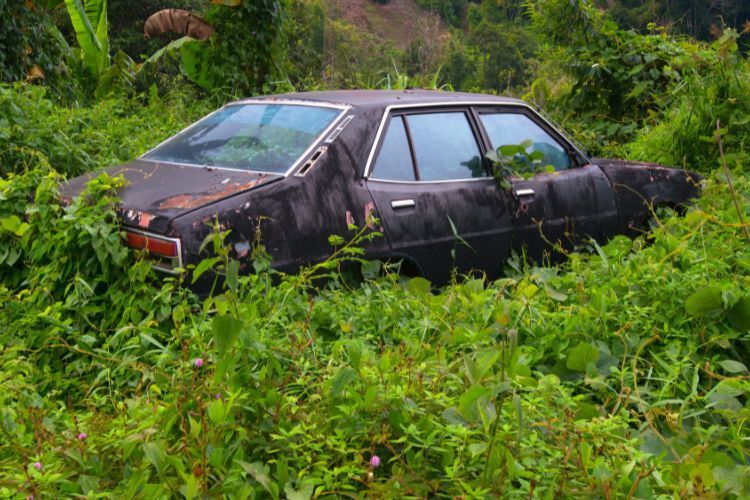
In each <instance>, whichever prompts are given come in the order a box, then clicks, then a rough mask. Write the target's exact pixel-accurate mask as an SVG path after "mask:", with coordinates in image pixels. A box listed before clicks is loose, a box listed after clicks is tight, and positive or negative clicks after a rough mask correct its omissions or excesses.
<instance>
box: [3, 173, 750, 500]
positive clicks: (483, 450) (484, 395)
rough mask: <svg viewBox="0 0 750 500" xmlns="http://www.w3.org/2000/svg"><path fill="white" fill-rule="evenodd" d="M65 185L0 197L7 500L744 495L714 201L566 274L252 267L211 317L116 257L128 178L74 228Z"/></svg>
mask: <svg viewBox="0 0 750 500" xmlns="http://www.w3.org/2000/svg"><path fill="white" fill-rule="evenodd" d="M58 181H59V176H58V175H57V174H56V173H54V172H53V171H51V170H50V169H48V168H45V167H40V168H38V169H34V170H31V171H30V172H28V173H26V174H23V175H20V176H17V177H11V178H10V179H8V180H6V181H5V182H4V183H3V184H2V186H0V200H3V201H0V203H2V204H3V205H2V213H3V217H0V219H2V227H3V230H2V232H0V249H2V251H3V252H7V251H8V249H10V251H11V252H16V253H17V254H18V255H19V256H20V257H19V259H18V260H17V261H16V262H22V265H17V264H13V265H10V266H9V265H8V263H7V261H6V262H4V263H2V264H0V270H1V271H2V272H1V273H0V276H2V286H0V304H2V305H1V306H0V339H1V340H2V344H3V346H4V348H3V351H2V354H1V355H0V377H1V379H2V386H3V388H4V390H3V391H2V393H1V394H0V398H1V399H2V401H1V402H0V413H1V414H2V418H1V419H0V422H1V423H0V426H1V427H0V428H1V429H2V446H1V447H0V477H2V479H0V494H2V495H3V496H13V495H17V496H27V495H34V496H35V497H41V496H61V495H66V496H67V495H82V494H92V493H106V494H114V495H116V496H127V497H134V496H145V497H151V496H163V495H178V494H182V495H184V496H186V497H188V498H193V497H195V496H199V495H201V494H209V495H220V494H232V495H239V496H271V497H279V496H283V495H286V496H288V497H290V498H307V497H310V496H359V495H363V494H369V495H375V496H418V497H422V496H432V495H439V496H456V495H465V496H486V495H492V496H495V495H504V496H523V497H527V496H529V495H530V494H531V495H532V496H542V497H552V496H560V495H562V496H582V495H596V496H598V495H602V496H610V497H626V496H637V497H643V498H645V497H652V496H656V495H663V496H670V497H671V496H674V495H696V496H703V495H711V494H722V495H736V496H740V497H741V496H746V495H747V494H748V492H750V485H749V484H748V479H747V478H748V477H750V475H748V472H749V471H748V466H747V462H746V461H747V455H748V438H749V436H748V433H747V428H746V426H745V420H746V418H747V417H748V410H747V399H746V398H747V391H750V385H749V384H748V372H747V368H746V364H745V363H746V360H747V359H748V340H750V337H749V335H750V332H749V330H750V318H749V317H748V316H749V315H750V279H749V278H748V271H750V245H748V242H747V241H745V240H743V236H742V234H741V231H740V227H739V225H738V218H737V212H736V210H735V208H734V206H733V204H732V201H731V198H730V196H729V193H728V191H727V186H726V184H724V183H723V182H722V181H721V180H720V179H713V178H712V179H710V180H709V181H708V184H707V187H706V190H705V195H704V196H703V198H702V199H701V201H700V202H699V204H698V205H697V206H696V207H695V208H694V209H692V210H690V211H689V212H688V213H687V215H686V216H685V217H684V218H680V217H674V216H672V214H662V215H663V217H662V218H661V219H660V225H659V226H658V227H656V228H655V229H654V231H653V237H652V238H650V237H645V236H644V237H639V238H637V239H636V240H634V241H632V240H629V239H626V238H616V239H615V240H613V241H612V242H611V243H609V244H608V245H606V246H604V247H603V248H599V249H595V251H594V253H593V254H574V255H572V256H571V259H570V260H569V262H568V263H567V264H566V265H565V266H563V267H561V268H528V269H522V270H520V271H512V270H511V271H509V273H510V274H509V276H508V277H507V278H505V279H501V280H498V281H496V282H494V283H488V284H486V283H483V282H482V281H478V280H469V281H467V282H465V283H463V284H455V285H452V286H449V287H446V288H445V289H443V290H441V291H440V292H439V293H438V294H436V295H435V294H432V293H430V291H429V287H428V286H427V284H426V283H424V282H423V281H421V280H419V279H414V280H411V281H408V282H406V283H405V284H404V283H402V281H401V280H400V279H399V278H398V277H397V276H395V275H386V276H385V277H382V278H379V279H375V280H368V281H365V282H364V283H363V284H362V285H361V286H357V287H355V288H350V287H348V286H347V285H345V281H344V280H337V279H334V280H333V281H331V282H330V283H329V284H328V285H326V286H325V287H324V288H322V289H321V288H319V287H318V288H315V287H313V285H312V282H311V278H310V275H309V274H304V273H303V274H302V275H299V276H281V277H279V276H275V275H274V273H273V271H270V270H269V269H268V267H267V264H268V262H267V260H265V258H264V257H263V253H262V251H260V250H258V251H256V254H255V259H256V263H257V265H256V268H257V269H258V270H259V272H258V273H257V274H254V275H252V276H249V277H242V278H239V280H238V282H237V283H236V284H234V283H233V282H232V281H231V280H230V281H229V284H230V288H229V289H226V290H225V291H224V292H223V293H221V294H218V295H216V296H214V297H212V298H207V299H205V300H199V299H197V298H196V297H194V296H192V295H191V294H190V293H189V292H187V291H185V290H184V289H181V288H179V287H176V286H175V283H174V282H171V281H169V280H167V281H160V280H157V279H155V278H154V276H153V275H152V272H151V270H150V269H149V267H148V265H147V263H146V262H138V261H137V260H135V256H134V255H132V253H131V252H129V251H126V250H125V249H123V248H122V247H121V246H120V245H119V244H118V243H117V242H118V239H119V236H118V228H117V225H116V221H115V217H114V215H113V212H112V208H113V206H114V205H113V204H114V203H115V201H116V200H115V198H113V195H114V192H115V189H116V187H117V185H118V182H119V181H118V180H116V179H109V178H106V177H102V178H99V179H98V180H97V181H96V182H94V183H92V184H91V185H90V187H89V188H88V191H87V192H86V193H84V195H83V197H82V198H81V199H78V200H76V201H75V202H74V203H72V204H71V205H70V206H68V207H62V206H61V205H60V204H59V202H58V201H57V200H56V197H55V190H56V185H57V182H58ZM736 185H737V188H738V190H739V195H740V197H741V200H742V203H743V207H744V209H745V210H747V209H748V208H750V205H749V204H748V201H747V200H748V196H750V183H749V182H748V181H747V180H746V179H745V178H743V177H739V178H738V179H737V180H736ZM30 195H32V196H30ZM11 214H14V215H15V216H16V217H17V218H18V221H17V222H16V221H15V219H13V221H12V222H8V221H9V220H10V219H12V218H13V216H14V215H11ZM131 262H135V263H134V264H131ZM373 455H377V456H378V457H379V458H380V461H381V465H380V466H379V467H377V468H375V467H373V466H371V465H369V463H370V459H371V457H372V456H373Z"/></svg>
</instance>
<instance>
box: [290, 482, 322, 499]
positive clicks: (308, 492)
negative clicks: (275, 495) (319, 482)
mask: <svg viewBox="0 0 750 500" xmlns="http://www.w3.org/2000/svg"><path fill="white" fill-rule="evenodd" d="M314 491H315V485H314V484H313V483H311V482H306V483H303V484H302V485H300V486H299V489H298V490H295V489H294V488H292V485H291V484H289V483H287V485H286V486H284V493H285V494H286V498H287V500H309V499H310V498H312V495H313V492H314Z"/></svg>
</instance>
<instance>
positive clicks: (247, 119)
mask: <svg viewBox="0 0 750 500" xmlns="http://www.w3.org/2000/svg"><path fill="white" fill-rule="evenodd" d="M338 114H339V110H336V109H331V108H321V107H312V106H298V105H288V104H243V105H232V106H228V107H226V108H224V109H222V110H220V111H218V112H216V113H214V114H213V115H211V116H209V117H208V118H206V119H204V120H202V121H201V122H199V123H198V124H196V125H195V126H194V127H192V128H190V129H189V130H187V131H186V132H184V133H182V134H180V135H178V136H176V137H174V138H173V139H171V140H169V141H168V142H167V143H165V144H163V145H161V146H159V147H158V148H157V149H155V150H154V151H152V152H151V153H149V154H147V155H146V156H145V157H144V158H146V159H148V160H154V161H166V162H173V163H188V164H192V165H205V166H216V167H227V168H236V169H241V170H255V171H259V172H273V173H284V172H286V171H287V170H289V168H290V167H291V166H292V165H293V164H294V163H295V162H296V161H297V159H298V158H299V157H300V156H301V155H302V153H304V152H305V150H306V149H307V148H308V147H309V146H310V145H311V144H312V142H313V141H314V140H315V138H316V137H317V136H318V135H320V133H321V132H323V130H325V128H326V127H328V125H330V124H331V122H332V121H333V120H334V118H335V117H336V116H337V115H338Z"/></svg>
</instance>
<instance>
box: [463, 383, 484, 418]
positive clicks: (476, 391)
mask: <svg viewBox="0 0 750 500" xmlns="http://www.w3.org/2000/svg"><path fill="white" fill-rule="evenodd" d="M489 392H490V390H489V389H487V388H486V387H482V386H479V385H477V386H474V387H471V388H470V389H469V390H468V391H466V392H465V393H463V394H462V395H461V397H460V398H459V399H458V411H459V412H460V413H461V415H462V416H463V417H464V418H465V419H467V420H470V421H473V420H476V417H477V414H478V409H477V407H476V403H477V401H478V400H479V398H481V397H482V396H484V395H486V394H487V393H489Z"/></svg>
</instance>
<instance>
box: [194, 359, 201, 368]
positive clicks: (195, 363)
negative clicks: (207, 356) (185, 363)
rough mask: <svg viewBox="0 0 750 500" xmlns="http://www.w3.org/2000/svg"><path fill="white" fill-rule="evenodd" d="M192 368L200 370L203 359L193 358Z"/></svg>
mask: <svg viewBox="0 0 750 500" xmlns="http://www.w3.org/2000/svg"><path fill="white" fill-rule="evenodd" d="M193 366H195V367H196V368H200V367H201V366H203V358H195V361H193Z"/></svg>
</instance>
